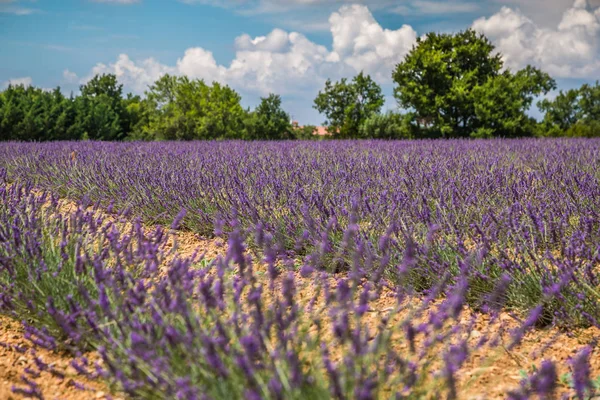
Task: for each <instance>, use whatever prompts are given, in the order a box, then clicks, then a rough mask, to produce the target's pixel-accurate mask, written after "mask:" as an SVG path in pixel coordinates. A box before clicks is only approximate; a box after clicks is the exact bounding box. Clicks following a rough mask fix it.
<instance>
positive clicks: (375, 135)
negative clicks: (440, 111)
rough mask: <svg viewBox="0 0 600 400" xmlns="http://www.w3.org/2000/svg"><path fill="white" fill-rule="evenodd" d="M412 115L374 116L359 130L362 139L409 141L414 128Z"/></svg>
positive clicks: (387, 114) (391, 113) (389, 114)
mask: <svg viewBox="0 0 600 400" xmlns="http://www.w3.org/2000/svg"><path fill="white" fill-rule="evenodd" d="M412 120H413V116H412V114H406V115H401V114H398V113H394V112H391V111H390V112H387V113H385V114H375V115H372V116H371V117H369V118H368V119H366V120H365V121H364V122H363V124H362V125H361V126H360V129H359V134H360V135H359V137H360V138H363V139H410V138H412V137H413V135H414V131H415V126H414V125H413V123H412Z"/></svg>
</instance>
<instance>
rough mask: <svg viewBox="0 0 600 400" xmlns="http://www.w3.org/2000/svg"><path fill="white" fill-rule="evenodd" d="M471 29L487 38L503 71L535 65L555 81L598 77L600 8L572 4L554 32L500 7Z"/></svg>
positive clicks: (583, 1)
mask: <svg viewBox="0 0 600 400" xmlns="http://www.w3.org/2000/svg"><path fill="white" fill-rule="evenodd" d="M473 28H474V29H475V30H477V31H479V32H482V33H483V34H485V35H486V36H488V37H489V38H490V39H491V40H492V42H494V44H495V45H496V47H497V49H498V51H500V52H501V53H502V54H503V57H504V61H505V64H506V66H507V67H509V68H512V69H517V68H522V67H524V66H525V65H527V64H532V65H536V66H538V67H540V68H542V69H543V70H545V71H547V72H548V73H550V74H551V75H553V76H555V77H557V78H590V77H593V76H598V74H600V8H596V9H595V10H592V9H591V7H590V6H589V4H588V3H587V1H586V0H575V2H574V3H573V5H572V6H571V8H569V9H567V10H566V11H565V12H564V13H563V15H562V18H561V20H560V22H559V23H558V26H556V27H555V28H545V27H540V26H539V25H538V24H536V23H535V22H534V21H533V20H532V19H530V18H529V17H527V16H525V15H524V14H523V13H522V12H521V11H520V10H519V9H516V10H515V9H512V8H509V7H503V8H502V9H501V10H500V11H499V12H498V13H496V14H494V15H492V16H491V17H489V18H479V19H478V20H476V21H475V22H474V23H473Z"/></svg>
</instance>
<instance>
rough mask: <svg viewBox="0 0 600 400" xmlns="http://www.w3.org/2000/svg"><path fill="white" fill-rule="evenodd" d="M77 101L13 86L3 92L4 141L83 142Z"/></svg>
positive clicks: (0, 123)
mask: <svg viewBox="0 0 600 400" xmlns="http://www.w3.org/2000/svg"><path fill="white" fill-rule="evenodd" d="M75 115H76V114H75V108H74V105H73V101H72V99H70V98H66V97H65V96H64V95H63V94H62V93H61V91H60V88H56V89H54V90H51V91H46V90H42V89H39V88H35V87H26V86H23V85H16V86H13V85H10V86H9V87H8V88H7V89H6V90H4V91H3V92H0V140H27V141H29V140H35V141H43V140H72V139H80V138H81V133H82V132H81V130H80V129H79V126H78V125H77V124H76V123H75Z"/></svg>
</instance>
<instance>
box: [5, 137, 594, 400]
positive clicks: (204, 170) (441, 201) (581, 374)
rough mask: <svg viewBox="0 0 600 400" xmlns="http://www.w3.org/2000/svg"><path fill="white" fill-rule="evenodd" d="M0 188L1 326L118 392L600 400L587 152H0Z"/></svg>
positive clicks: (153, 148)
mask: <svg viewBox="0 0 600 400" xmlns="http://www.w3.org/2000/svg"><path fill="white" fill-rule="evenodd" d="M0 175H1V176H0V197H2V202H1V203H0V265H1V267H0V288H1V291H0V312H2V313H3V314H4V315H7V316H10V317H11V318H14V319H16V320H19V321H24V326H25V332H26V333H25V335H26V337H27V338H28V339H29V340H30V341H31V342H32V343H33V344H34V345H35V346H38V347H40V348H44V349H46V350H50V351H54V352H64V354H67V355H68V357H70V360H72V361H70V363H71V365H72V367H73V368H75V369H76V370H77V371H78V373H79V374H80V376H81V377H82V379H85V380H86V381H87V380H91V381H100V382H105V383H106V385H108V387H109V388H110V390H107V391H111V392H112V393H113V395H114V396H117V397H118V396H121V397H123V396H124V397H126V398H129V397H130V398H142V399H167V398H169V399H170V398H177V399H224V398H228V399H232V398H236V399H237V398H247V399H261V398H265V399H296V398H297V399H306V398H310V399H312V398H315V399H321V398H322V399H329V398H335V399H379V398H382V399H383V398H396V399H401V398H406V399H413V398H414V399H416V398H441V397H445V398H493V397H498V398H512V399H524V398H529V397H536V396H537V397H538V398H555V397H558V396H566V397H567V398H569V396H570V397H571V398H580V399H587V398H593V397H594V395H595V393H596V394H597V393H598V392H599V391H600V355H599V354H600V353H599V352H600V350H599V348H598V339H600V140H595V139H588V140H585V139H581V140H578V139H557V140H550V139H549V140H501V139H498V140H486V141H483V140H482V141H467V140H464V141H461V140H450V141H443V142H442V141H389V142H388V141H360V142H354V141H328V142H237V141H223V142H188V143H183V142H179V143H173V142H162V143H160V142H159V143H136V142H130V143H102V142H54V143H43V144H39V143H18V142H12V143H11V142H8V143H3V144H1V145H0ZM67 205H68V206H67ZM182 237H184V238H188V237H193V238H194V239H193V242H194V241H195V242H194V243H197V244H198V246H197V247H198V248H194V249H193V251H192V250H189V249H186V248H185V246H184V245H182V244H181V243H180V242H182V241H181V238H182ZM207 243H208V244H209V245H206V244H207ZM201 244H204V246H205V247H206V246H211V248H214V249H216V250H215V251H214V254H213V253H211V254H213V255H208V254H204V253H205V251H206V250H207V249H206V248H202V247H203V245H201ZM188 247H189V246H188ZM192 247H194V246H192ZM188 250H189V251H188ZM532 338H537V339H535V340H534V339H532ZM515 354H520V355H522V360H521V362H519V363H517V364H518V365H516V366H515V365H512V364H511V365H512V367H511V368H512V369H510V368H508V364H507V363H508V361H506V360H507V359H508V360H510V359H515V358H518V357H516V356H515ZM525 354H526V355H525ZM519 357H521V356H519ZM93 360H95V361H93ZM494 368H495V369H494ZM51 369H52V366H48V365H45V364H44V363H43V362H40V365H38V370H37V371H34V370H29V371H25V372H24V377H23V378H24V379H23V380H22V382H21V384H19V385H16V386H15V387H14V392H15V393H17V394H23V395H25V396H30V397H38V398H43V397H44V393H43V390H42V388H41V386H40V384H38V383H37V382H36V378H39V376H40V375H41V372H42V371H43V372H45V373H47V372H48V371H50V370H51ZM498 370H503V372H498ZM509 370H510V371H509ZM494 371H496V372H494ZM490 376H496V378H498V377H500V378H501V379H504V381H502V382H501V383H495V384H493V385H491V384H490V382H489V380H490ZM486 382H487V383H486ZM75 385H76V386H77V387H79V389H81V392H82V393H83V394H84V395H83V397H81V398H86V397H85V393H86V390H87V389H86V387H85V384H82V383H76V384H75Z"/></svg>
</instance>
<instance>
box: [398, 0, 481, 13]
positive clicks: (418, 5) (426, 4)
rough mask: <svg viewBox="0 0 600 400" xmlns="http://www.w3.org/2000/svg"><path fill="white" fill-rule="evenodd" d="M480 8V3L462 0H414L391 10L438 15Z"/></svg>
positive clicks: (472, 10) (470, 11)
mask: <svg viewBox="0 0 600 400" xmlns="http://www.w3.org/2000/svg"><path fill="white" fill-rule="evenodd" d="M479 9H480V4H479V3H475V2H470V1H469V2H463V1H446V2H441V1H429V0H414V1H411V2H409V3H407V4H402V5H399V6H397V7H395V8H394V9H393V10H392V12H394V13H396V14H401V15H440V14H458V13H472V12H475V11H477V10H479Z"/></svg>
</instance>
